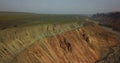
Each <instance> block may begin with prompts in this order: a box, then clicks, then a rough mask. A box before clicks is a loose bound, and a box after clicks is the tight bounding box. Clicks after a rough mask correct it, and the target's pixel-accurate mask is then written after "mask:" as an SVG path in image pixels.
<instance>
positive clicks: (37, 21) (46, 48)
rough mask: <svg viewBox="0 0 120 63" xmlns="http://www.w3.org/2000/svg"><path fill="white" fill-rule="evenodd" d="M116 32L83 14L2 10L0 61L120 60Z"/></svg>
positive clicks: (86, 62)
mask: <svg viewBox="0 0 120 63" xmlns="http://www.w3.org/2000/svg"><path fill="white" fill-rule="evenodd" d="M117 34H118V33H117ZM117 34H115V33H113V32H110V31H109V30H107V29H105V28H103V27H101V26H99V25H98V24H95V23H94V22H92V21H89V20H88V17H85V16H80V15H39V14H29V13H9V12H8V13H6V12H5V13H0V63H119V62H120V44H119V41H120V40H119V39H120V36H119V35H117Z"/></svg>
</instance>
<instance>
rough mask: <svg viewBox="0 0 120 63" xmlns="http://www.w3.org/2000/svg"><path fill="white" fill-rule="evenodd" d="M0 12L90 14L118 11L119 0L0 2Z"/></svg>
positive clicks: (5, 0)
mask: <svg viewBox="0 0 120 63" xmlns="http://www.w3.org/2000/svg"><path fill="white" fill-rule="evenodd" d="M0 11H17V12H37V13H62V14H64V13H70V14H92V13H97V12H111V11H120V0H0Z"/></svg>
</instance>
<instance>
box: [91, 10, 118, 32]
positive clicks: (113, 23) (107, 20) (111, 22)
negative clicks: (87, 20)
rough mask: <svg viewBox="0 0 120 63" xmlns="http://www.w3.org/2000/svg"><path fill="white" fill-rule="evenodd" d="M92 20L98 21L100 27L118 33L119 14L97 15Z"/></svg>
mask: <svg viewBox="0 0 120 63" xmlns="http://www.w3.org/2000/svg"><path fill="white" fill-rule="evenodd" d="M92 19H94V20H96V21H99V23H100V25H104V26H108V27H112V29H114V30H118V31H120V12H110V13H98V14H94V15H93V16H92Z"/></svg>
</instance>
